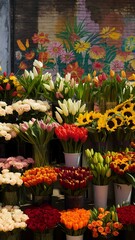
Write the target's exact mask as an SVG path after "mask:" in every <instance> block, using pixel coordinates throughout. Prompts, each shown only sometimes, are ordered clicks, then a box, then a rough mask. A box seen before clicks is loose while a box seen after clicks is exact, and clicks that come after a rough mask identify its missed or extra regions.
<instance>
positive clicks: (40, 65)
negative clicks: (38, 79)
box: [33, 59, 43, 68]
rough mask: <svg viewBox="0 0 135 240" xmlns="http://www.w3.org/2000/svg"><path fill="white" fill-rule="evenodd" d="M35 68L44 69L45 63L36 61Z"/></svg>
mask: <svg viewBox="0 0 135 240" xmlns="http://www.w3.org/2000/svg"><path fill="white" fill-rule="evenodd" d="M33 66H35V67H37V68H42V67H43V63H42V62H41V61H38V60H36V59H35V60H34V62H33Z"/></svg>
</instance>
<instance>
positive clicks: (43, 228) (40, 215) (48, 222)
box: [24, 204, 60, 240]
mask: <svg viewBox="0 0 135 240" xmlns="http://www.w3.org/2000/svg"><path fill="white" fill-rule="evenodd" d="M24 212H25V214H27V215H28V217H29V219H28V220H27V221H26V223H27V228H28V229H30V230H32V232H33V233H34V239H43V238H40V237H39V238H38V236H43V237H44V239H46V240H53V238H49V237H50V234H53V229H54V228H55V227H56V226H57V225H58V224H59V222H60V212H59V211H58V210H57V209H56V208H54V207H52V206H51V205H48V204H43V205H41V206H38V207H35V206H30V207H27V208H26V209H25V210H24Z"/></svg>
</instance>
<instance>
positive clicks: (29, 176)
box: [22, 166, 58, 196]
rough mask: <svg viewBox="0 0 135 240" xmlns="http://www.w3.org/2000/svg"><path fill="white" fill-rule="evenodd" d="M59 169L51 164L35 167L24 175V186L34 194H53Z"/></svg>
mask: <svg viewBox="0 0 135 240" xmlns="http://www.w3.org/2000/svg"><path fill="white" fill-rule="evenodd" d="M57 176H58V173H57V169H55V168H54V167H50V166H45V167H37V168H36V167H35V168H32V169H29V170H26V171H25V172H24V173H23V175H22V181H23V183H24V186H25V187H26V188H27V189H28V191H29V192H31V193H32V194H33V195H34V196H44V195H51V194H52V191H53V184H54V183H55V182H56V181H57Z"/></svg>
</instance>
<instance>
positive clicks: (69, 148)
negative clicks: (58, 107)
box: [55, 123, 88, 153]
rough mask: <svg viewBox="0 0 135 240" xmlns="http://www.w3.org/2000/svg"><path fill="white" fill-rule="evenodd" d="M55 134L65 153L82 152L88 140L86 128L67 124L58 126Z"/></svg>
mask: <svg viewBox="0 0 135 240" xmlns="http://www.w3.org/2000/svg"><path fill="white" fill-rule="evenodd" d="M55 134H56V136H57V138H58V139H59V140H60V141H61V143H62V146H63V150H64V152H65V153H76V152H81V148H82V145H83V143H84V142H85V141H86V140H87V138H88V130H87V129H86V128H84V127H78V126H76V125H75V124H67V123H64V124H63V125H59V126H57V127H56V128H55Z"/></svg>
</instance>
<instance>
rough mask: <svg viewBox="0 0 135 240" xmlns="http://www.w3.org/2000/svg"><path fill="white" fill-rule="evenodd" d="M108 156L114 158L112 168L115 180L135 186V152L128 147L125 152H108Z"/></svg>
mask: <svg viewBox="0 0 135 240" xmlns="http://www.w3.org/2000/svg"><path fill="white" fill-rule="evenodd" d="M107 156H110V157H111V158H112V161H111V163H110V168H111V169H112V174H113V175H114V181H115V182H117V183H124V184H128V185H129V184H131V185H132V186H133V187H135V152H131V151H129V150H128V149H127V151H125V152H112V153H108V154H107Z"/></svg>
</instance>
